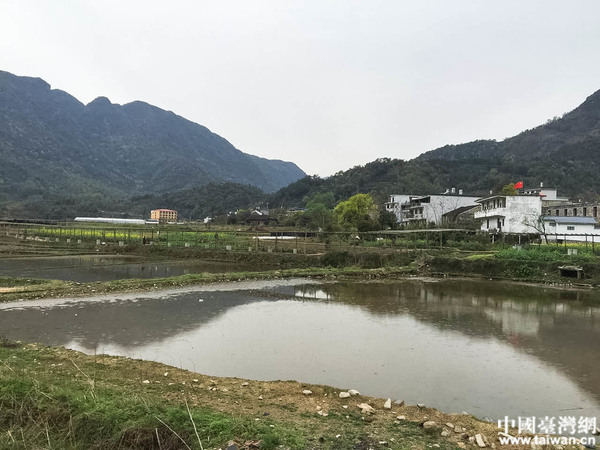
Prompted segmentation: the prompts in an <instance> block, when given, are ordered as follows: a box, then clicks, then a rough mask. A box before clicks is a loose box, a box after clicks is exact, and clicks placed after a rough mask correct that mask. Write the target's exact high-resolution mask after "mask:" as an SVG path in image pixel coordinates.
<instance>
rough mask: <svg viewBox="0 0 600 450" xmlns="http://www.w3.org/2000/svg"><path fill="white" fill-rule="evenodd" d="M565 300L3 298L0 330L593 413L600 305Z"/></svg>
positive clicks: (530, 296) (503, 295) (477, 408)
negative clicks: (38, 303)
mask: <svg viewBox="0 0 600 450" xmlns="http://www.w3.org/2000/svg"><path fill="white" fill-rule="evenodd" d="M569 295H570V296H571V297H572V298H568V299H564V297H563V296H564V294H562V293H561V292H559V291H554V290H544V289H542V288H540V287H535V288H531V287H527V286H502V285H498V284H490V283H481V282H466V281H443V282H423V281H405V282H393V283H363V284H360V283H336V284H319V285H302V286H280V287H274V288H271V289H256V290H240V291H231V292H222V291H212V292H189V293H183V294H177V295H173V296H168V297H164V298H148V299H144V298H142V297H143V296H142V295H140V298H139V299H137V300H118V299H115V298H113V299H112V301H106V302H101V303H92V304H86V303H85V301H82V302H81V303H75V304H68V305H63V306H53V307H47V308H44V307H41V308H40V307H38V308H26V309H10V307H9V309H6V308H5V307H3V308H2V309H0V329H1V330H2V334H4V335H6V336H7V337H10V338H13V339H23V340H28V341H41V342H44V343H47V344H52V345H66V346H68V347H71V348H76V349H80V350H83V351H86V352H88V353H92V352H94V351H97V352H100V353H101V352H105V353H110V354H119V355H126V356H131V357H136V358H144V359H153V360H159V361H162V362H165V363H167V364H172V365H175V366H178V367H184V368H187V369H191V370H196V371H199V372H203V373H207V374H211V375H216V376H239V377H245V378H255V379H297V380H300V381H306V382H312V383H321V384H330V385H335V386H339V387H341V388H356V389H358V390H360V391H361V392H363V393H365V394H369V395H375V396H381V397H392V398H397V399H404V400H406V401H407V402H408V403H413V404H414V403H426V404H428V405H432V406H436V407H438V408H440V409H442V410H446V411H457V412H460V411H462V410H466V411H468V412H470V413H473V414H475V415H478V416H480V417H483V416H489V417H503V416H505V415H509V416H518V415H522V416H523V415H540V416H546V415H547V416H558V415H565V414H567V413H566V412H565V411H569V412H570V413H571V415H572V414H574V413H576V414H577V415H578V416H584V415H585V416H597V415H598V413H599V412H600V378H599V377H600V348H599V347H598V345H597V343H598V342H600V339H599V338H600V323H599V321H598V320H597V319H598V317H600V308H599V307H598V306H594V305H597V304H598V303H595V302H596V300H595V298H594V297H593V296H594V295H595V294H592V293H570V294H569ZM574 408H575V409H574ZM579 408H580V409H579Z"/></svg>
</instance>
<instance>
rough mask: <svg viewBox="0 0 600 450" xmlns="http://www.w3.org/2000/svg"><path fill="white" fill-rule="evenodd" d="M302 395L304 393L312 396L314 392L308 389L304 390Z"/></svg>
mask: <svg viewBox="0 0 600 450" xmlns="http://www.w3.org/2000/svg"><path fill="white" fill-rule="evenodd" d="M302 393H303V394H304V395H312V391H309V390H308V389H304V390H303V391H302Z"/></svg>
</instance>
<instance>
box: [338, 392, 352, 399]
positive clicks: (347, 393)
mask: <svg viewBox="0 0 600 450" xmlns="http://www.w3.org/2000/svg"><path fill="white" fill-rule="evenodd" d="M348 397H350V392H340V398H348Z"/></svg>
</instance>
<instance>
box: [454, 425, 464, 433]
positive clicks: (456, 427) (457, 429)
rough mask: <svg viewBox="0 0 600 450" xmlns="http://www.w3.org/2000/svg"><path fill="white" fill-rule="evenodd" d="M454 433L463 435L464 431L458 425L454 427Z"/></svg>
mask: <svg viewBox="0 0 600 450" xmlns="http://www.w3.org/2000/svg"><path fill="white" fill-rule="evenodd" d="M454 432H455V433H462V432H463V430H462V428H461V427H459V426H458V425H456V426H455V427H454Z"/></svg>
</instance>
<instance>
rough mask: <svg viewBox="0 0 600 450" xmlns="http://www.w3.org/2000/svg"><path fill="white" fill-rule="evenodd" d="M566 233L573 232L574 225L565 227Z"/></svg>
mask: <svg viewBox="0 0 600 450" xmlns="http://www.w3.org/2000/svg"><path fill="white" fill-rule="evenodd" d="M567 231H575V226H574V225H567Z"/></svg>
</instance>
